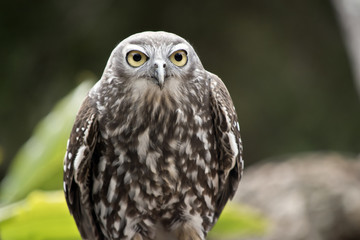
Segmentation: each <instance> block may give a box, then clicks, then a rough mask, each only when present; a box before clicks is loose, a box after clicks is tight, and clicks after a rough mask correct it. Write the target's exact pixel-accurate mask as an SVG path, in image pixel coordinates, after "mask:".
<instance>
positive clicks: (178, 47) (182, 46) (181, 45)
mask: <svg viewBox="0 0 360 240" xmlns="http://www.w3.org/2000/svg"><path fill="white" fill-rule="evenodd" d="M178 50H185V51H186V52H187V53H189V46H188V45H187V44H185V43H179V44H176V45H175V46H173V47H172V48H171V50H170V53H169V55H171V54H172V53H173V52H176V51H178Z"/></svg>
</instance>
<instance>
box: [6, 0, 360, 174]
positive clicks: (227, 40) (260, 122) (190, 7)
mask: <svg viewBox="0 0 360 240" xmlns="http://www.w3.org/2000/svg"><path fill="white" fill-rule="evenodd" d="M145 30H165V31H169V32H174V33H176V34H178V35H180V36H182V37H184V38H185V39H187V40H189V42H191V43H192V44H193V45H194V47H195V49H196V51H197V53H198V55H199V56H200V59H201V60H202V62H203V65H204V66H205V68H206V69H207V70H209V71H211V72H213V73H215V74H217V75H219V76H220V77H221V78H222V80H223V81H224V82H225V84H226V85H227V87H228V88H229V91H230V93H231V96H232V98H233V101H234V103H235V105H236V109H237V112H238V115H239V120H240V126H241V133H242V138H243V142H244V151H245V161H246V164H247V165H250V164H252V163H254V162H257V161H260V160H262V159H265V158H268V157H272V156H277V155H283V154H292V153H298V152H304V151H323V150H331V151H339V152H343V153H349V154H356V153H358V151H359V146H360V138H359V132H360V125H359V122H360V111H359V101H358V98H357V96H356V92H355V88H354V83H353V80H352V75H351V71H350V67H349V62H348V58H347V54H346V51H345V47H344V43H343V39H342V35H341V29H340V27H339V24H338V22H337V19H336V15H335V11H334V9H333V7H332V5H331V2H330V1H321V0H315V1H314V0H306V1H265V0H259V1H230V0H224V1H213V0H212V1H203V2H202V1H174V2H169V1H164V0H162V1H157V2H154V1H139V0H135V1H126V2H125V1H110V0H105V1H95V0H90V1H56V0H47V1H2V2H1V3H0V32H1V38H0V56H1V57H0V63H1V64H0V123H1V124H0V150H1V151H0V152H3V154H2V155H3V159H2V164H1V165H0V179H1V178H2V177H3V176H4V174H5V172H6V168H7V166H8V164H9V163H10V162H11V159H12V158H13V156H14V154H15V153H16V151H17V150H18V148H19V147H20V146H21V145H22V144H23V143H24V142H25V141H26V140H27V139H28V138H29V136H30V135H31V132H32V130H33V128H34V126H35V125H36V123H37V122H38V121H39V120H40V119H41V118H42V117H44V116H45V115H46V114H47V113H48V112H49V111H50V110H51V108H52V106H53V105H54V103H55V102H56V101H57V100H59V99H60V98H61V97H63V96H65V95H66V94H67V93H68V92H69V91H70V90H71V89H73V88H74V87H75V86H77V85H78V83H79V81H81V79H84V78H86V76H91V75H95V76H96V79H99V78H100V76H101V74H102V71H103V68H104V67H105V64H106V61H107V59H108V57H109V55H110V53H111V51H112V49H113V48H114V47H115V46H116V44H117V43H118V42H120V41H121V40H122V39H124V38H125V37H127V36H129V35H131V34H133V33H136V32H140V31H145ZM64 152H65V149H64ZM0 160H1V159H0Z"/></svg>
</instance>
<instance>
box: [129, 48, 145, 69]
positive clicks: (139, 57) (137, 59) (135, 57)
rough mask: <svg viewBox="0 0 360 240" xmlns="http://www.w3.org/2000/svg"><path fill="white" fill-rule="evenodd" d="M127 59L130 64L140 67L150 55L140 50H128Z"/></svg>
mask: <svg viewBox="0 0 360 240" xmlns="http://www.w3.org/2000/svg"><path fill="white" fill-rule="evenodd" d="M126 60H127V62H128V63H129V65H130V66H132V67H140V66H141V65H143V64H144V63H145V62H146V61H147V60H148V57H147V56H146V55H145V54H144V53H142V52H140V51H137V50H133V51H130V52H128V54H127V55H126Z"/></svg>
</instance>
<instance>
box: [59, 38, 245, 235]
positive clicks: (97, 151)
mask: <svg viewBox="0 0 360 240" xmlns="http://www.w3.org/2000/svg"><path fill="white" fill-rule="evenodd" d="M242 172H243V160H242V142H241V139H240V129H239V123H238V120H237V115H236V112H235V108H234V105H233V103H232V100H231V97H230V95H229V92H228V91H227V89H226V87H225V85H224V83H223V82H222V81H221V80H220V78H219V77H217V76H216V75H214V74H212V73H210V72H208V71H206V70H205V69H204V67H203V66H202V64H201V62H200V59H199V57H198V56H197V54H196V53H195V51H194V49H193V47H192V46H191V45H190V44H189V43H188V42H187V41H186V40H184V39H183V38H181V37H179V36H177V35H175V34H172V33H167V32H142V33H138V34H134V35H132V36H130V37H128V38H126V39H125V40H123V41H122V42H120V43H119V44H118V45H117V46H116V47H115V49H114V50H113V51H112V53H111V56H110V58H109V60H108V62H107V65H106V67H105V70H104V72H103V75H102V77H101V79H100V80H99V81H98V82H97V83H96V84H95V85H94V87H93V88H92V89H91V90H90V91H89V93H88V95H87V97H86V98H85V100H84V102H83V103H82V106H81V107H80V110H79V112H78V114H77V117H76V119H75V123H74V126H73V129H72V132H71V135H70V138H69V140H68V145H67V151H66V155H65V160H64V192H65V198H66V201H67V205H68V207H69V210H70V213H71V214H72V215H73V217H74V219H75V222H76V224H77V227H78V229H79V231H80V234H81V236H82V238H83V239H127V240H150V239H179V240H203V239H205V238H206V235H207V233H208V232H209V230H210V229H211V228H212V227H213V226H214V224H215V223H216V221H217V220H218V218H219V215H220V213H221V211H222V210H223V208H224V206H225V204H226V202H227V201H228V200H229V199H231V198H232V197H233V196H234V193H235V191H236V189H237V187H238V183H239V181H240V178H241V176H242Z"/></svg>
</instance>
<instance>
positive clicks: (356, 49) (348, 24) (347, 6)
mask: <svg viewBox="0 0 360 240" xmlns="http://www.w3.org/2000/svg"><path fill="white" fill-rule="evenodd" d="M333 4H334V7H335V9H336V11H337V14H338V18H339V20H340V23H341V25H342V28H343V32H344V36H345V41H346V46H347V50H348V54H349V57H350V60H351V65H352V70H353V73H354V77H355V84H356V88H357V92H358V94H359V96H360V1H359V0H333Z"/></svg>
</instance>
